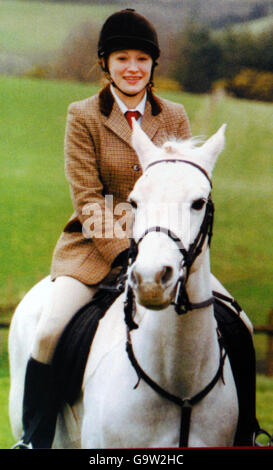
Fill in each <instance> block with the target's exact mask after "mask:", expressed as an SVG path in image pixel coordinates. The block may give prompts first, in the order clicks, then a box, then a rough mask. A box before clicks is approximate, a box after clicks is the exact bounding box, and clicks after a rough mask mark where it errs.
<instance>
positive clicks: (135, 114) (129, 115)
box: [125, 111, 141, 129]
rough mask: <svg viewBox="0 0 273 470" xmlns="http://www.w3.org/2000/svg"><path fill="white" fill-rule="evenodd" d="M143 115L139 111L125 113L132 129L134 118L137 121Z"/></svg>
mask: <svg viewBox="0 0 273 470" xmlns="http://www.w3.org/2000/svg"><path fill="white" fill-rule="evenodd" d="M140 116H141V114H140V112H139V111H126V113H125V117H126V119H127V121H128V122H129V126H130V127H131V129H132V127H133V126H132V118H135V119H136V120H138V119H139V118H140Z"/></svg>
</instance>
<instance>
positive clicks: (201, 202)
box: [191, 199, 205, 211]
mask: <svg viewBox="0 0 273 470" xmlns="http://www.w3.org/2000/svg"><path fill="white" fill-rule="evenodd" d="M204 204H205V199H196V201H193V203H192V205H191V207H192V209H194V210H196V211H200V210H201V209H202V207H203V206H204Z"/></svg>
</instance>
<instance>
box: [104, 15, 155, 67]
mask: <svg viewBox="0 0 273 470" xmlns="http://www.w3.org/2000/svg"><path fill="white" fill-rule="evenodd" d="M122 49H138V50H141V51H143V52H146V53H147V54H149V55H150V56H151V57H152V60H153V68H154V67H155V66H156V65H157V64H156V60H157V59H158V57H159V55H160V49H159V44H158V38H157V33H156V31H155V29H154V27H153V25H152V24H151V23H150V22H149V21H148V20H146V18H144V17H143V16H141V15H140V14H138V13H136V11H135V10H133V9H126V10H121V11H119V12H117V13H114V14H113V15H111V16H110V17H109V18H108V19H107V20H106V21H105V23H104V25H103V27H102V29H101V32H100V36H99V42H98V57H99V58H100V59H102V58H103V59H104V61H105V67H104V68H103V70H104V71H106V72H108V68H107V59H108V57H109V55H110V54H111V53H112V52H115V51H119V50H122Z"/></svg>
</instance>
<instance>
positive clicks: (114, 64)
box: [108, 49, 153, 95]
mask: <svg viewBox="0 0 273 470" xmlns="http://www.w3.org/2000/svg"><path fill="white" fill-rule="evenodd" d="M152 65H153V61H152V58H151V56H149V55H148V54H146V53H145V52H142V51H138V50H134V49H126V50H122V51H117V52H112V53H111V54H110V56H109V59H108V69H109V72H110V75H111V78H112V80H113V81H114V83H115V84H116V85H117V87H118V88H120V89H121V90H122V91H123V92H125V93H128V94H132V95H135V94H141V93H142V94H143V95H144V93H145V87H146V85H147V84H148V83H149V81H150V77H151V71H152Z"/></svg>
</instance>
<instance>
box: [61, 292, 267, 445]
mask: <svg viewBox="0 0 273 470" xmlns="http://www.w3.org/2000/svg"><path fill="white" fill-rule="evenodd" d="M119 295H120V292H118V291H115V290H114V291H109V290H105V289H99V291H98V292H97V293H96V294H95V296H94V298H93V299H92V301H91V302H90V303H88V304H87V305H85V306H84V307H82V308H81V309H80V310H79V311H78V312H77V313H76V314H75V316H74V317H73V318H72V320H71V321H70V323H69V324H68V325H67V327H66V328H65V330H64V332H63V334H62V335H61V337H60V340H59V342H58V344H57V347H56V350H55V354H54V357H53V361H52V367H53V373H54V376H55V380H56V383H55V385H56V387H55V390H56V389H57V390H58V400H59V403H60V406H61V403H64V402H67V403H69V404H70V405H71V406H72V405H73V403H74V402H75V401H76V400H77V398H78V397H79V395H80V393H81V388H82V382H83V377H84V372H85V367H86V362H87V358H88V355H89V352H90V347H91V345H92V342H93V339H94V336H95V333H96V331H97V327H98V325H99V321H100V319H101V318H103V316H104V315H105V313H106V311H107V310H108V309H109V308H110V306H111V305H112V304H113V302H114V301H115V300H116V299H117V297H118V296H119ZM214 300H215V302H214V314H215V318H216V320H217V324H218V329H219V331H220V332H221V335H222V338H223V341H224V347H225V350H226V352H227V354H228V357H229V360H230V364H231V368H232V372H233V376H234V380H235V383H236V388H237V394H238V402H239V421H238V426H237V432H236V437H235V441H234V445H235V446H252V437H253V433H254V432H256V431H257V430H259V425H258V422H257V420H256V360H255V350H254V346H253V340H252V336H251V334H250V332H249V330H248V328H247V327H246V325H245V324H244V322H243V321H242V319H241V318H240V316H239V315H238V313H236V312H235V311H234V310H232V309H231V308H229V307H228V306H227V305H226V303H224V302H222V301H221V300H219V299H218V298H217V297H215V298H214Z"/></svg>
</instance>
